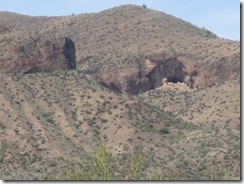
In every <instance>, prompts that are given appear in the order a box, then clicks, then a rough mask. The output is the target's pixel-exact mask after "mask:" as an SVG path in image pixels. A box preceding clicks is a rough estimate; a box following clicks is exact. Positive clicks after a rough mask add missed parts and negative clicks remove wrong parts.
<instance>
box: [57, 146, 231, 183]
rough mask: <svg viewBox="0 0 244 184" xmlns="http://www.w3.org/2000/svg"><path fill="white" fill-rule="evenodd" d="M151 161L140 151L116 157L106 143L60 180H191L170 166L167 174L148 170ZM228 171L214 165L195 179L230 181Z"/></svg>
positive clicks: (59, 178) (64, 174)
mask: <svg viewBox="0 0 244 184" xmlns="http://www.w3.org/2000/svg"><path fill="white" fill-rule="evenodd" d="M147 162H148V160H147V158H146V155H145V153H143V152H142V151H141V150H139V151H136V152H135V153H133V154H124V155H123V156H122V157H120V159H119V160H118V159H117V160H116V159H115V158H113V157H112V155H111V154H110V153H109V152H108V151H107V149H106V148H105V147H104V146H100V147H99V148H98V149H97V150H96V152H95V153H94V154H93V155H92V156H91V163H90V164H87V165H85V166H78V165H77V166H76V167H75V168H73V169H65V170H64V171H63V172H62V173H61V174H60V175H59V176H58V177H57V178H55V179H58V180H192V178H190V179H189V178H185V177H186V176H185V175H184V174H183V173H181V172H179V171H177V170H175V169H172V168H168V169H167V171H168V175H167V176H165V173H163V172H162V173H161V174H159V173H158V172H156V171H155V173H153V172H151V171H147V170H146V165H148V163H147ZM230 179H231V177H230V175H229V172H228V171H227V170H226V169H224V170H221V169H220V170H219V169H218V168H214V167H211V168H209V169H206V171H205V172H204V173H202V175H201V176H200V178H199V177H197V178H195V179H194V180H230Z"/></svg>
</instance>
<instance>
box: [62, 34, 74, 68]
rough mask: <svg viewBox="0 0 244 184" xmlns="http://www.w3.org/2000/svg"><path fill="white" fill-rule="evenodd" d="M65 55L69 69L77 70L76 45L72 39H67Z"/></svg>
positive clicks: (64, 49) (64, 48)
mask: <svg viewBox="0 0 244 184" xmlns="http://www.w3.org/2000/svg"><path fill="white" fill-rule="evenodd" d="M63 54H64V56H65V58H66V64H67V66H68V69H73V70H75V69H76V56H75V43H74V42H73V41H72V40H71V39H70V38H67V37H66V38H65V43H64V47H63Z"/></svg>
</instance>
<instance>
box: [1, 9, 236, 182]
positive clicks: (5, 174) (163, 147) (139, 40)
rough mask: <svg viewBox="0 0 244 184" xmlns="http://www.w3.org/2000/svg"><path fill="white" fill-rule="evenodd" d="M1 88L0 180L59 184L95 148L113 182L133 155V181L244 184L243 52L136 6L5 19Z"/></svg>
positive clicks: (232, 43) (87, 159)
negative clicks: (136, 168) (103, 154)
mask: <svg viewBox="0 0 244 184" xmlns="http://www.w3.org/2000/svg"><path fill="white" fill-rule="evenodd" d="M70 69H75V70H72V71H71V70H70ZM0 79H1V80H0V103H1V105H0V117H1V119H0V162H1V166H2V167H1V168H0V173H1V174H0V178H1V179H4V180H8V179H10V180H15V179H21V180H23V179H55V178H56V177H57V176H59V175H60V174H61V175H62V173H63V171H64V170H66V169H67V168H68V169H71V170H74V168H75V167H76V166H77V165H79V166H81V167H82V168H86V166H87V164H89V162H90V161H91V159H90V155H91V154H92V153H94V151H95V149H96V148H97V147H99V146H100V145H104V146H105V147H106V148H107V149H108V150H109V152H110V153H111V154H112V155H113V157H114V158H115V161H114V162H116V163H118V168H113V170H114V172H115V173H116V177H117V178H115V179H128V176H124V175H123V174H120V173H122V170H123V169H124V168H128V166H129V163H128V162H129V161H128V160H130V159H128V155H130V154H133V153H134V152H137V151H138V148H141V149H139V150H141V152H142V153H144V155H145V160H146V163H145V164H144V165H143V171H142V173H141V175H140V177H139V179H146V176H148V174H150V173H158V174H159V175H160V176H162V178H164V179H180V180H182V179H188V180H189V179H191V180H196V179H199V180H200V179H205V180H206V179H207V180H208V179H221V180H222V179H235V180H238V179H240V42H235V41H231V40H225V39H220V38H218V37H217V36H216V35H215V34H214V33H211V32H210V31H208V30H206V29H201V28H198V27H196V26H193V25H191V24H190V23H187V22H185V21H183V20H181V19H178V18H176V17H173V16H171V15H167V14H165V13H162V12H158V11H154V10H151V9H144V8H142V7H138V6H133V5H126V6H120V7H115V8H112V9H109V10H105V11H102V12H99V13H94V14H80V15H73V16H65V17H31V16H24V15H19V14H15V13H9V12H0ZM126 160H127V161H126Z"/></svg>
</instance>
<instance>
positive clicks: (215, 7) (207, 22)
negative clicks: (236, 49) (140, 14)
mask: <svg viewBox="0 0 244 184" xmlns="http://www.w3.org/2000/svg"><path fill="white" fill-rule="evenodd" d="M241 2H243V1H242V0H241ZM125 4H134V5H139V6H142V5H143V4H145V5H146V6H147V8H150V9H154V10H158V11H161V12H164V13H167V14H171V15H173V16H175V17H178V18H181V19H182V20H185V21H187V22H190V23H192V24H193V25H196V26H198V27H200V28H203V27H204V28H206V29H208V30H210V31H211V32H213V33H215V34H216V35H217V36H219V37H221V38H226V39H231V40H238V41H239V40H240V1H239V0H103V1H102V0H0V11H10V12H15V13H20V14H24V15H32V16H61V15H71V14H80V13H95V12H99V11H102V10H105V9H108V8H112V7H115V6H120V5H125Z"/></svg>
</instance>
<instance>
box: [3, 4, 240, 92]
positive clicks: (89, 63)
mask: <svg viewBox="0 0 244 184" xmlns="http://www.w3.org/2000/svg"><path fill="white" fill-rule="evenodd" d="M2 14H3V16H1V17H3V18H0V21H1V25H2V28H1V29H2V30H3V31H2V32H3V34H1V35H0V36H1V37H0V39H1V51H0V53H1V57H0V59H1V60H0V61H1V66H6V67H1V70H2V71H9V70H10V69H9V68H11V67H12V66H16V64H15V63H19V62H20V63H21V64H23V63H26V65H30V67H29V68H32V67H33V66H35V65H38V62H41V61H40V60H41V58H44V60H49V59H48V58H46V57H47V55H48V56H50V55H51V56H50V59H52V56H55V52H54V53H52V49H53V47H58V48H59V47H62V46H63V43H62V41H61V44H60V46H59V45H57V46H55V43H56V42H57V41H55V38H59V37H69V38H70V39H72V40H73V41H74V43H75V45H76V56H77V58H76V61H77V69H78V70H81V71H83V72H86V73H87V74H90V75H92V76H93V78H94V79H95V80H96V81H98V82H101V83H102V84H104V85H105V86H107V87H109V88H110V89H112V90H116V91H119V92H123V93H127V94H131V95H134V94H138V93H139V92H140V91H142V92H144V91H148V90H150V89H154V88H156V87H159V86H161V85H162V79H164V78H165V79H166V81H170V82H185V83H187V84H188V85H189V86H190V87H192V88H204V87H206V86H211V85H213V84H216V83H221V82H224V81H226V80H233V79H238V78H239V77H240V70H239V66H240V57H239V55H240V43H239V42H234V41H231V40H224V39H220V38H218V37H217V36H216V35H214V34H213V33H211V32H210V31H208V30H205V29H200V28H198V27H196V26H193V25H191V24H190V23H187V22H185V21H183V20H181V19H178V18H176V17H173V16H170V15H167V14H164V13H162V12H157V11H154V10H150V9H144V8H142V7H138V6H133V5H127V6H120V7H116V8H113V9H109V10H105V11H102V12H100V13H97V14H81V15H76V16H68V17H51V18H49V17H29V16H22V15H18V14H12V13H6V12H5V13H2ZM17 27H18V29H16V28H17ZM13 35H15V36H13ZM38 40H41V42H43V43H38ZM46 40H47V41H46ZM61 40H62V39H61ZM46 42H47V43H46ZM63 42H64V41H63ZM39 45H41V46H39ZM61 50H62V49H61ZM59 51H60V49H57V53H58V52H59ZM60 52H61V51H60ZM38 53H39V54H38ZM10 55H11V57H10ZM23 55H24V56H23ZM19 58H22V59H23V60H22V61H19ZM36 58H39V59H36ZM16 59H18V61H16ZM29 60H32V64H30V62H29ZM33 60H35V61H33ZM60 60H62V59H60ZM36 63H37V64H36ZM49 63H50V65H52V66H53V63H52V62H49ZM51 63H52V64H51ZM167 63H170V65H172V66H170V67H171V70H170V71H169V70H168V64H167ZM177 63H178V64H177ZM179 63H180V66H179ZM60 65H61V64H60ZM17 66H19V65H17ZM57 67H59V65H58V66H57ZM172 67H173V68H172ZM12 68H16V67H12ZM20 68H22V67H21V66H20ZM163 68H164V69H163ZM143 69H144V70H143ZM12 70H14V71H15V70H16V71H18V70H17V69H12ZM20 70H22V69H20ZM141 70H143V71H141ZM145 70H146V71H145ZM165 70H167V71H168V72H167V73H165ZM37 71H38V70H37ZM149 73H150V74H149ZM152 76H154V77H152ZM133 86H135V87H133Z"/></svg>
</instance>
